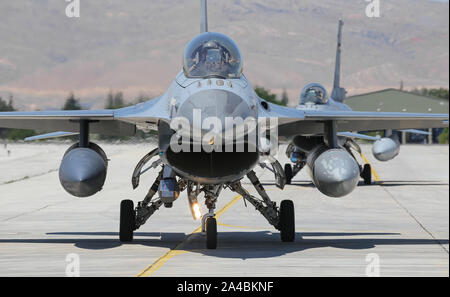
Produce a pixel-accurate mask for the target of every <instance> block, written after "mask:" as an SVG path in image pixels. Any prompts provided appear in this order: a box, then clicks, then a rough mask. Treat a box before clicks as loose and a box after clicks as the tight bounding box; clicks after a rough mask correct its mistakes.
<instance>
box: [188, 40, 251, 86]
mask: <svg viewBox="0 0 450 297" xmlns="http://www.w3.org/2000/svg"><path fill="white" fill-rule="evenodd" d="M183 69H184V74H185V75H186V77H190V78H206V77H221V78H239V77H241V74H242V57H241V52H240V51H239V48H238V47H237V45H236V44H235V43H234V41H233V40H231V39H230V38H229V37H227V36H225V35H223V34H220V33H212V32H206V33H202V34H200V35H198V36H197V37H195V38H194V39H193V40H191V42H189V44H188V45H187V46H186V49H185V50H184V59H183Z"/></svg>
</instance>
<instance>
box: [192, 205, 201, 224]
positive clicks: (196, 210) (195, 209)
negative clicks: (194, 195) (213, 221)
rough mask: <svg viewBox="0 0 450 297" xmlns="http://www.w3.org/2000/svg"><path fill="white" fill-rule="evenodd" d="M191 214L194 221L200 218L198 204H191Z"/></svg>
mask: <svg viewBox="0 0 450 297" xmlns="http://www.w3.org/2000/svg"><path fill="white" fill-rule="evenodd" d="M192 214H193V215H194V219H196V220H198V219H200V218H201V217H202V212H201V211H200V205H198V202H195V203H194V204H192Z"/></svg>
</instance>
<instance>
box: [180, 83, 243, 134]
mask: <svg viewBox="0 0 450 297" xmlns="http://www.w3.org/2000/svg"><path fill="white" fill-rule="evenodd" d="M251 116H252V113H251V110H250V106H249V104H248V103H247V102H246V101H245V100H244V99H243V98H241V97H240V96H238V95H237V94H235V93H233V92H230V91H226V90H218V89H212V90H204V91H200V92H198V93H195V94H193V95H191V96H190V97H189V98H188V99H187V100H186V101H185V102H184V103H183V104H182V105H181V107H180V109H179V111H178V114H177V117H181V118H185V119H187V120H188V121H189V124H190V125H191V127H193V128H194V129H196V130H197V131H201V135H204V134H205V133H207V132H209V133H210V134H211V133H212V134H211V135H214V136H220V135H222V134H223V133H224V132H225V131H226V130H227V129H233V127H236V126H237V125H239V123H240V120H242V121H244V120H245V119H247V118H249V117H251ZM233 121H234V122H233ZM186 132H187V131H186ZM194 138H195V135H194Z"/></svg>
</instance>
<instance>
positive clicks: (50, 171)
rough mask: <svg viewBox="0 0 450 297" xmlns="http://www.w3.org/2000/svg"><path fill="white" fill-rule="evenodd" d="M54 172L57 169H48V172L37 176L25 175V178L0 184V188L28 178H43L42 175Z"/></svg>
mask: <svg viewBox="0 0 450 297" xmlns="http://www.w3.org/2000/svg"><path fill="white" fill-rule="evenodd" d="M55 171H58V168H56V169H50V170H49V171H46V172H41V173H37V174H34V175H27V176H24V177H21V178H18V179H13V180H9V181H6V182H3V183H0V186H3V185H9V184H12V183H16V182H19V181H23V180H27V179H30V178H33V177H38V176H43V175H46V174H49V173H52V172H55Z"/></svg>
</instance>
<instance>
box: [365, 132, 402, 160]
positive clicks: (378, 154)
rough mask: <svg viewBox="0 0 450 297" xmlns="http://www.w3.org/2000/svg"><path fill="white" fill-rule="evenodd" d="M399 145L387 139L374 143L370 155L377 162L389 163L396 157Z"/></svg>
mask: <svg viewBox="0 0 450 297" xmlns="http://www.w3.org/2000/svg"><path fill="white" fill-rule="evenodd" d="M399 151H400V143H398V142H396V141H395V140H394V139H392V138H389V137H384V138H381V139H380V140H377V141H375V143H374V144H373V146H372V154H373V156H374V157H375V158H376V159H377V160H378V161H382V162H385V161H389V160H391V159H393V158H394V157H395V156H397V155H398V153H399Z"/></svg>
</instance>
